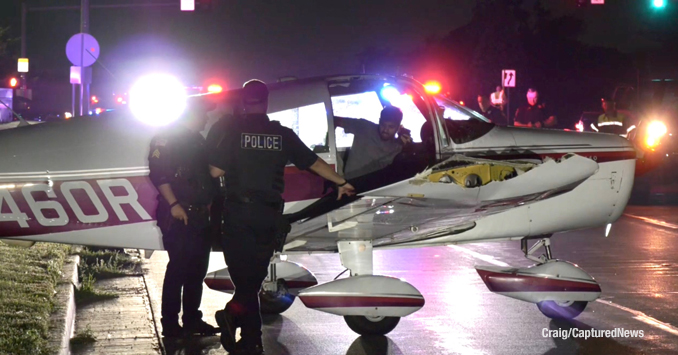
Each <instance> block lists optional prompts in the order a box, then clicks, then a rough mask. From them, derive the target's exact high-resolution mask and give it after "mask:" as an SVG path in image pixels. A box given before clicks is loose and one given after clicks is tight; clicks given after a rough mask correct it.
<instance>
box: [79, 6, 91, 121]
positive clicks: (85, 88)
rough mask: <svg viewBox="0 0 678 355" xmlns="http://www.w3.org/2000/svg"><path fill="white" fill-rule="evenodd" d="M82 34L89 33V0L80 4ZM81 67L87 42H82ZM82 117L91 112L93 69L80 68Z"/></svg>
mask: <svg viewBox="0 0 678 355" xmlns="http://www.w3.org/2000/svg"><path fill="white" fill-rule="evenodd" d="M80 33H89V0H81V2H80ZM80 43H81V49H80V65H82V64H83V63H84V58H83V57H84V56H85V41H84V39H83V40H82V41H81V42H80ZM80 73H81V75H82V76H81V81H80V116H84V115H85V114H86V113H88V112H89V85H90V83H91V82H92V67H91V66H90V67H84V66H81V67H80Z"/></svg>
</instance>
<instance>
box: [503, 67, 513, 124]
mask: <svg viewBox="0 0 678 355" xmlns="http://www.w3.org/2000/svg"><path fill="white" fill-rule="evenodd" d="M501 83H502V86H503V87H504V88H505V90H506V118H507V121H508V122H511V124H513V123H514V122H513V120H512V118H511V101H509V89H508V88H514V87H516V71H515V70H514V69H504V70H502V71H501Z"/></svg>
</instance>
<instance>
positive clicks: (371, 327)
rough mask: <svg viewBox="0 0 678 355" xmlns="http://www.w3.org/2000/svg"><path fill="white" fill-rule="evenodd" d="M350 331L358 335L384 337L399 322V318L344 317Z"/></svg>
mask: <svg viewBox="0 0 678 355" xmlns="http://www.w3.org/2000/svg"><path fill="white" fill-rule="evenodd" d="M344 321H345V322H346V324H347V325H348V327H349V328H351V330H352V331H354V332H356V333H358V334H360V335H386V334H388V333H389V332H391V331H392V330H393V329H395V327H396V326H397V325H398V322H400V317H385V316H376V317H371V316H344Z"/></svg>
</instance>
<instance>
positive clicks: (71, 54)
mask: <svg viewBox="0 0 678 355" xmlns="http://www.w3.org/2000/svg"><path fill="white" fill-rule="evenodd" d="M66 56H67V57H68V60H70V61H71V63H72V64H73V65H75V66H84V67H88V66H90V65H92V64H94V62H96V61H97V59H98V58H99V42H97V40H96V39H95V38H94V37H92V35H90V34H87V33H78V34H76V35H74V36H73V37H71V39H69V40H68V43H67V44H66ZM81 61H82V63H81Z"/></svg>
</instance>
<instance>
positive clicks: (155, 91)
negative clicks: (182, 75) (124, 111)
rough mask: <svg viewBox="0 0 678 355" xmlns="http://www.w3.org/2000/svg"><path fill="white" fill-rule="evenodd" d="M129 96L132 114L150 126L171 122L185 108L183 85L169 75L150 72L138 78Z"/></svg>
mask: <svg viewBox="0 0 678 355" xmlns="http://www.w3.org/2000/svg"><path fill="white" fill-rule="evenodd" d="M129 96H130V102H129V104H130V105H129V106H130V110H131V111H132V113H133V114H134V116H135V117H136V118H137V119H138V120H140V121H142V122H144V123H146V124H148V125H151V126H164V125H167V124H169V123H172V122H174V121H176V120H177V119H178V118H179V117H180V116H181V114H182V113H183V112H184V110H185V109H186V90H185V88H184V85H183V84H182V83H181V82H180V81H179V80H178V79H176V78H174V77H172V76H170V75H165V74H152V75H148V76H145V77H143V78H141V79H139V81H137V82H136V83H135V84H134V86H132V89H131V90H130V92H129Z"/></svg>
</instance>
